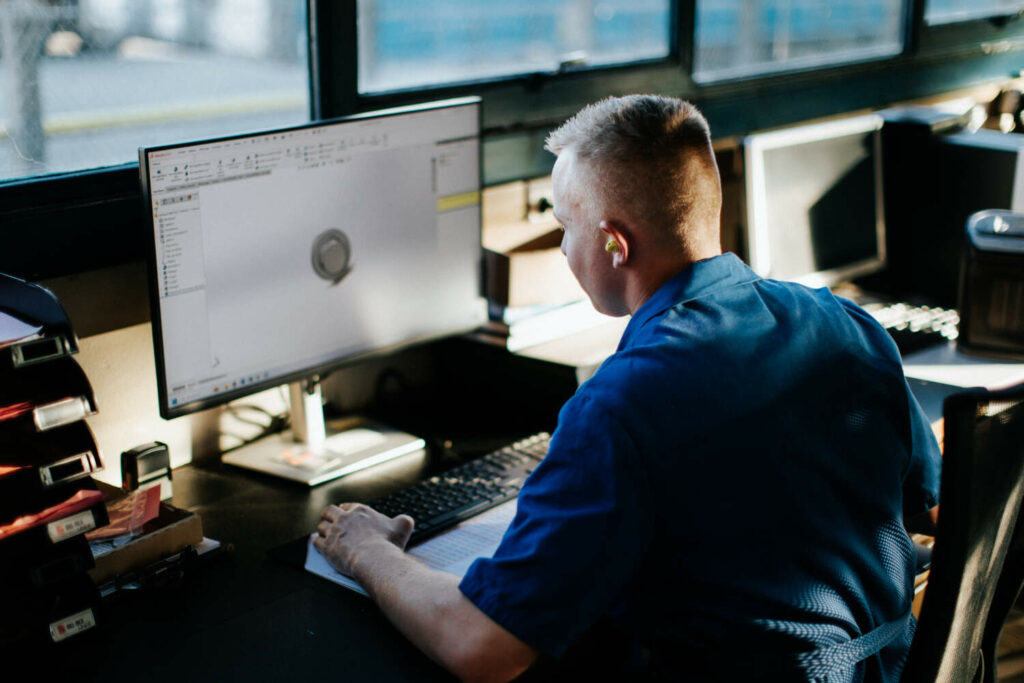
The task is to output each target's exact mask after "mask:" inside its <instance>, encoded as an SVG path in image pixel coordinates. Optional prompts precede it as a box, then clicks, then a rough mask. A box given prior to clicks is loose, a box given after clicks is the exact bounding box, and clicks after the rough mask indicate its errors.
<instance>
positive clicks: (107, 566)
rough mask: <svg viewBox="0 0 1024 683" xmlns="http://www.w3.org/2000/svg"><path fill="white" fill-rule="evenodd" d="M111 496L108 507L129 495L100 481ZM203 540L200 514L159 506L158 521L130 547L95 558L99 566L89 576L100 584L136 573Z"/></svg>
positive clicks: (133, 540)
mask: <svg viewBox="0 0 1024 683" xmlns="http://www.w3.org/2000/svg"><path fill="white" fill-rule="evenodd" d="M98 483H99V484H100V486H101V488H102V489H103V490H105V491H106V492H107V494H108V498H107V502H108V506H109V505H110V504H112V503H114V502H116V501H117V500H119V499H120V498H123V497H124V496H125V495H127V492H126V491H125V490H124V489H120V488H117V487H113V486H108V485H106V484H103V483H102V482H98ZM202 540H203V525H202V521H201V520H200V519H199V515H197V514H195V513H194V512H189V511H188V510H181V509H179V508H176V507H173V506H171V505H168V504H166V503H160V511H159V514H158V515H157V517H156V519H153V520H151V521H149V522H147V523H146V524H145V525H144V526H143V527H142V533H141V534H140V535H138V536H136V537H135V538H133V539H132V540H131V541H129V542H128V543H127V544H125V545H123V546H120V547H119V548H117V549H116V550H113V551H111V552H109V553H107V554H105V555H101V556H99V557H97V558H96V567H95V568H93V569H91V570H89V576H90V577H91V578H92V580H93V582H95V583H96V584H97V585H99V584H103V583H106V582H107V581H110V580H111V579H113V578H115V577H117V576H120V575H122V574H125V573H127V572H130V571H136V570H139V569H142V568H143V567H145V566H147V565H150V564H152V563H154V562H156V561H158V560H160V559H162V558H164V557H167V556H169V555H173V554H175V553H177V552H179V551H181V550H183V549H184V548H185V547H186V546H193V547H194V546H197V545H199V543H200V542H201V541H202Z"/></svg>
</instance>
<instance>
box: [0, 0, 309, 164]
mask: <svg viewBox="0 0 1024 683" xmlns="http://www.w3.org/2000/svg"><path fill="white" fill-rule="evenodd" d="M307 45H308V40H307V30H306V3H305V0H148V1H146V2H142V1H140V0H0V182H3V181H5V180H12V179H18V178H25V177H33V176H40V175H46V174H52V173H61V172H68V171H80V170H85V169H93V168H99V167H104V166H112V165H118V164H123V163H126V162H131V161H134V160H136V159H137V158H138V152H137V150H138V147H140V146H148V145H157V144H164V143H170V142H179V141H184V140H193V139H202V138H206V137H213V136H219V135H228V134H234V133H241V132H246V131H250V130H261V129H265V128H273V127H278V126H285V125H291V124H295V123H301V122H303V121H306V120H308V118H309V76H308V65H307V57H306V51H307Z"/></svg>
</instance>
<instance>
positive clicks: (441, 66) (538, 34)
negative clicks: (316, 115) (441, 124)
mask: <svg viewBox="0 0 1024 683" xmlns="http://www.w3.org/2000/svg"><path fill="white" fill-rule="evenodd" d="M669 6H670V0H503V1H501V2H493V1H491V0H486V1H485V0H438V1H437V2H422V1H421V0H359V1H358V19H357V22H358V36H359V39H358V40H359V75H358V78H359V92H360V93H375V92H385V91H392V90H401V89H408V88H415V87H423V86H435V85H443V84H451V83H457V82H467V81H477V80H482V79H493V78H501V77H507V76H514V75H521V74H528V73H536V72H544V73H551V72H557V71H559V70H565V69H576V68H581V67H589V66H600V65H608V64H616V63H626V62H634V61H639V60H648V59H658V58H664V57H666V56H668V54H669V51H670V40H669V36H670V27H671V21H670V14H671V13H670V7H669Z"/></svg>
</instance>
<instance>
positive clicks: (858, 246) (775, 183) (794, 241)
mask: <svg viewBox="0 0 1024 683" xmlns="http://www.w3.org/2000/svg"><path fill="white" fill-rule="evenodd" d="M881 128H882V118H881V117H880V116H877V115H874V114H871V115H866V116H858V117H854V118H849V119H843V120H839V121H830V122H826V123H819V124H809V125H804V126H797V127H795V128H789V129H785V130H779V131H773V132H769V133H761V134H756V135H751V136H749V137H747V138H746V139H745V140H744V143H743V144H744V154H745V163H746V183H747V233H746V234H747V246H748V252H749V259H750V265H751V267H752V268H753V269H754V271H755V272H757V273H758V274H759V275H762V276H765V277H772V278H776V279H781V280H796V281H799V282H802V283H804V284H807V285H811V286H831V285H835V284H838V283H840V282H843V281H846V280H849V279H851V278H854V277H857V276H861V275H867V274H869V273H872V272H875V271H877V270H880V269H881V268H882V267H883V266H884V265H885V225H884V209H883V203H882V171H881V158H880V157H881V152H880V149H881V142H880V135H879V132H880V130H881Z"/></svg>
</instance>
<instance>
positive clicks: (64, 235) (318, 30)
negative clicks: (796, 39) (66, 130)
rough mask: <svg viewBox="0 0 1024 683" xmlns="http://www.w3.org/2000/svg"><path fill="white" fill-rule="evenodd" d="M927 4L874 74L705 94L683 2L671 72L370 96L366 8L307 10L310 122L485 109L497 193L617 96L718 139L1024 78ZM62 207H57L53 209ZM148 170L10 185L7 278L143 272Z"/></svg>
mask: <svg viewBox="0 0 1024 683" xmlns="http://www.w3.org/2000/svg"><path fill="white" fill-rule="evenodd" d="M924 3H925V0H907V4H906V5H905V10H906V11H907V12H908V13H909V16H910V18H911V20H910V21H908V22H907V35H906V36H905V41H904V50H903V52H902V54H900V55H896V56H893V57H890V58H885V59H880V60H877V61H870V62H858V63H853V64H845V65H837V66H831V67H827V68H822V69H817V70H812V71H804V72H787V73H773V74H767V75H762V76H757V77H753V78H750V79H741V80H735V81H729V82H723V83H715V84H706V85H697V84H696V83H694V81H693V79H692V78H691V77H690V73H691V71H692V66H693V40H692V36H693V29H694V25H695V15H696V2H695V0H673V2H672V5H671V14H670V20H671V27H670V46H671V54H670V55H669V56H668V58H666V59H663V60H655V61H654V62H650V61H648V62H643V63H637V64H631V65H614V66H599V67H593V68H590V69H582V70H579V71H569V72H565V73H559V74H532V75H526V76H515V77H509V78H503V79H498V80H495V81H489V82H486V83H474V84H460V85H455V86H444V87H437V88H429V89H421V90H413V91H405V92H397V93H385V94H375V95H360V94H359V93H358V89H357V81H356V78H357V70H356V69H357V66H356V62H355V60H356V58H357V56H358V46H357V43H356V39H357V31H356V25H355V17H356V0H307V20H308V22H309V23H308V27H309V41H310V45H309V51H308V52H309V87H310V94H311V97H310V103H311V105H310V109H311V111H310V114H311V119H312V120H321V119H324V118H330V117H335V116H341V115H344V114H348V113H354V112H360V111H366V110H370V109H377V108H383V107H388V106H395V105H401V104H409V103H414V102H422V101H427V100H431V99H439V98H445V97H452V96H458V95H465V94H475V95H480V96H482V97H483V100H484V136H485V141H484V167H485V172H486V175H485V183H486V184H487V185H494V184H498V183H501V182H506V181H509V180H515V179H522V178H530V177H538V176H542V175H546V174H547V173H549V172H550V168H551V164H552V162H553V159H552V157H551V155H550V154H548V153H547V152H544V151H543V139H544V137H545V135H546V133H547V131H548V130H550V129H551V128H552V127H553V126H555V125H557V124H558V123H560V122H561V121H562V120H564V119H565V118H566V117H567V116H569V115H571V114H572V113H574V112H575V111H576V110H577V109H579V108H580V107H581V106H583V105H584V104H586V103H587V102H591V101H593V100H595V99H599V98H600V97H604V96H606V95H608V94H621V93H626V92H660V93H664V94H669V95H675V96H680V97H684V98H687V99H690V100H691V101H693V102H694V103H695V104H697V105H698V106H699V107H700V108H701V109H702V111H703V112H704V113H705V115H706V116H707V117H708V118H709V120H710V121H711V123H712V127H713V131H714V132H715V137H716V139H723V138H727V137H730V136H736V135H742V134H745V133H747V132H751V131H755V130H763V129H765V128H771V127H777V126H781V125H785V124H789V123H795V122H798V121H805V120H810V119H815V118H820V117H824V116H830V115H835V114H839V113H843V112H849V111H856V110H862V109H868V108H872V107H880V106H886V105H887V104H889V103H892V102H898V101H906V100H910V99H913V98H917V97H925V96H929V95H934V94H937V93H940V92H947V91H953V90H957V89H960V88H964V87H968V86H971V85H977V84H979V83H982V82H986V81H990V80H992V79H995V78H1003V79H1006V80H1009V78H1010V77H1011V74H1013V73H1015V72H1019V71H1020V57H1021V56H1022V55H1024V21H1016V20H1008V21H1004V20H996V21H993V20H988V19H983V20H973V21H966V22H961V23H956V24H939V25H934V26H929V25H927V24H925V22H924V9H925V5H924ZM55 198H56V199H55ZM144 211H146V207H145V206H143V202H142V200H141V197H140V190H139V180H138V164H137V163H126V164H123V165H120V166H114V167H109V168H101V169H90V170H86V171H81V172H76V173H63V174H56V175H50V176H43V177H38V178H23V179H16V180H12V181H2V182H0V240H2V241H3V244H4V248H3V249H0V272H7V273H10V274H12V275H16V276H19V277H24V278H27V279H31V280H39V279H46V278H52V277H57V276H62V275H70V274H75V273H80V272H85V271H89V270H95V269H100V268H106V267H110V266H116V265H120V264H124V263H128V262H137V261H142V260H144V259H145V245H146V243H147V242H146V239H145V233H144V230H143V229H142V226H143V225H144V216H145V215H146V214H145V213H144Z"/></svg>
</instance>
